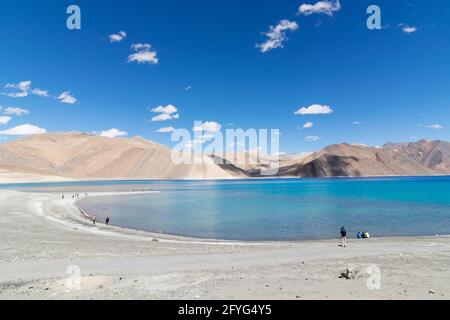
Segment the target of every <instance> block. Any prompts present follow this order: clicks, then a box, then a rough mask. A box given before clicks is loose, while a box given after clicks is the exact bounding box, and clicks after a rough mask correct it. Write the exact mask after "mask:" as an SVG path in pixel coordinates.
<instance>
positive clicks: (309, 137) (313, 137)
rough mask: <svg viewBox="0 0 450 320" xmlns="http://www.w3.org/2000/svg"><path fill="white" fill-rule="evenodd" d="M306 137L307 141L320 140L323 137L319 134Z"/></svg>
mask: <svg viewBox="0 0 450 320" xmlns="http://www.w3.org/2000/svg"><path fill="white" fill-rule="evenodd" d="M305 139H306V140H307V141H318V140H320V139H321V138H320V137H318V136H307V137H305Z"/></svg>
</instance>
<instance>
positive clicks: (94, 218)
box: [92, 216, 97, 224]
mask: <svg viewBox="0 0 450 320" xmlns="http://www.w3.org/2000/svg"><path fill="white" fill-rule="evenodd" d="M96 222H97V217H96V216H94V217H93V218H92V224H95V223H96Z"/></svg>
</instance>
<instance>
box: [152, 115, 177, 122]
mask: <svg viewBox="0 0 450 320" xmlns="http://www.w3.org/2000/svg"><path fill="white" fill-rule="evenodd" d="M169 120H173V117H172V116H171V115H170V114H165V113H161V114H158V115H157V116H154V117H153V118H152V121H153V122H160V121H169Z"/></svg>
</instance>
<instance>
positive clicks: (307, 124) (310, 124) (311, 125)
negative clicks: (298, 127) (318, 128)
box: [303, 122, 314, 129]
mask: <svg viewBox="0 0 450 320" xmlns="http://www.w3.org/2000/svg"><path fill="white" fill-rule="evenodd" d="M312 127H314V122H307V123H305V124H304V125H303V128H305V129H311V128H312Z"/></svg>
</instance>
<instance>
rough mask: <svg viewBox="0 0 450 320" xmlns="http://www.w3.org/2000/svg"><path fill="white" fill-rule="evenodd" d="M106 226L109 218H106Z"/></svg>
mask: <svg viewBox="0 0 450 320" xmlns="http://www.w3.org/2000/svg"><path fill="white" fill-rule="evenodd" d="M106 225H109V217H106Z"/></svg>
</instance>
